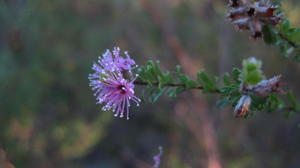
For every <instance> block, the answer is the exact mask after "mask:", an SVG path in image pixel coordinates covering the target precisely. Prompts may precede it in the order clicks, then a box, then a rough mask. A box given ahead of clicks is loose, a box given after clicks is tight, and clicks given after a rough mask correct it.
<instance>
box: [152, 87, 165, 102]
mask: <svg viewBox="0 0 300 168" xmlns="http://www.w3.org/2000/svg"><path fill="white" fill-rule="evenodd" d="M166 90H167V88H162V89H158V90H157V91H156V92H155V93H153V94H152V95H151V102H152V103H155V102H156V101H157V100H158V98H159V97H161V96H162V95H163V94H164V93H165V91H166Z"/></svg>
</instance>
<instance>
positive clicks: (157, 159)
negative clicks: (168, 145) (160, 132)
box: [153, 146, 163, 168]
mask: <svg viewBox="0 0 300 168" xmlns="http://www.w3.org/2000/svg"><path fill="white" fill-rule="evenodd" d="M158 150H159V153H158V154H157V155H155V156H153V160H154V165H153V168H159V166H160V158H161V156H162V155H163V149H162V147H161V146H159V147H158Z"/></svg>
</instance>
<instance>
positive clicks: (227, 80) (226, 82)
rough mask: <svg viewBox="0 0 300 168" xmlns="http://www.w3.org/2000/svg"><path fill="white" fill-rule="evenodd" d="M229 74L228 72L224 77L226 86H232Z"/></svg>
mask: <svg viewBox="0 0 300 168" xmlns="http://www.w3.org/2000/svg"><path fill="white" fill-rule="evenodd" d="M229 78H230V77H229V74H228V73H227V72H226V73H225V74H224V76H223V82H224V85H230V83H231V82H230V79H229Z"/></svg>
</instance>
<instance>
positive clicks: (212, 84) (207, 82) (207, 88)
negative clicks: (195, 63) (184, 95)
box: [197, 72, 218, 92]
mask: <svg viewBox="0 0 300 168" xmlns="http://www.w3.org/2000/svg"><path fill="white" fill-rule="evenodd" d="M197 78H198V81H199V83H200V84H201V85H202V86H203V91H204V92H212V91H215V90H216V89H217V88H218V87H217V81H216V78H213V77H209V76H208V75H207V74H206V73H205V72H198V73H197Z"/></svg>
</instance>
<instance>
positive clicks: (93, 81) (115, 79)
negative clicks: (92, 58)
mask: <svg viewBox="0 0 300 168" xmlns="http://www.w3.org/2000/svg"><path fill="white" fill-rule="evenodd" d="M119 51H120V49H119V48H115V49H114V50H113V55H112V54H111V52H110V51H109V50H107V51H106V53H104V54H103V57H99V61H98V64H94V65H93V68H92V69H93V70H95V72H94V73H93V74H90V75H89V80H90V86H91V87H92V90H93V91H95V93H94V95H95V96H96V99H97V104H104V106H103V107H102V110H104V111H109V110H111V111H113V112H114V116H115V117H118V116H119V117H121V118H122V117H124V116H125V114H126V118H127V119H129V107H130V101H131V100H132V101H134V102H135V103H136V104H137V106H138V105H139V102H140V99H139V98H137V97H136V96H135V95H134V90H133V89H134V83H133V82H134V81H135V79H136V77H137V76H135V77H134V78H132V73H131V70H132V68H133V65H134V64H135V62H134V61H133V60H132V59H131V58H130V57H129V55H128V54H127V53H125V55H126V58H123V57H121V56H120V55H119ZM124 71H129V72H130V73H129V74H130V75H131V77H129V78H131V79H125V78H124V75H123V73H125V72H124Z"/></svg>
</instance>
